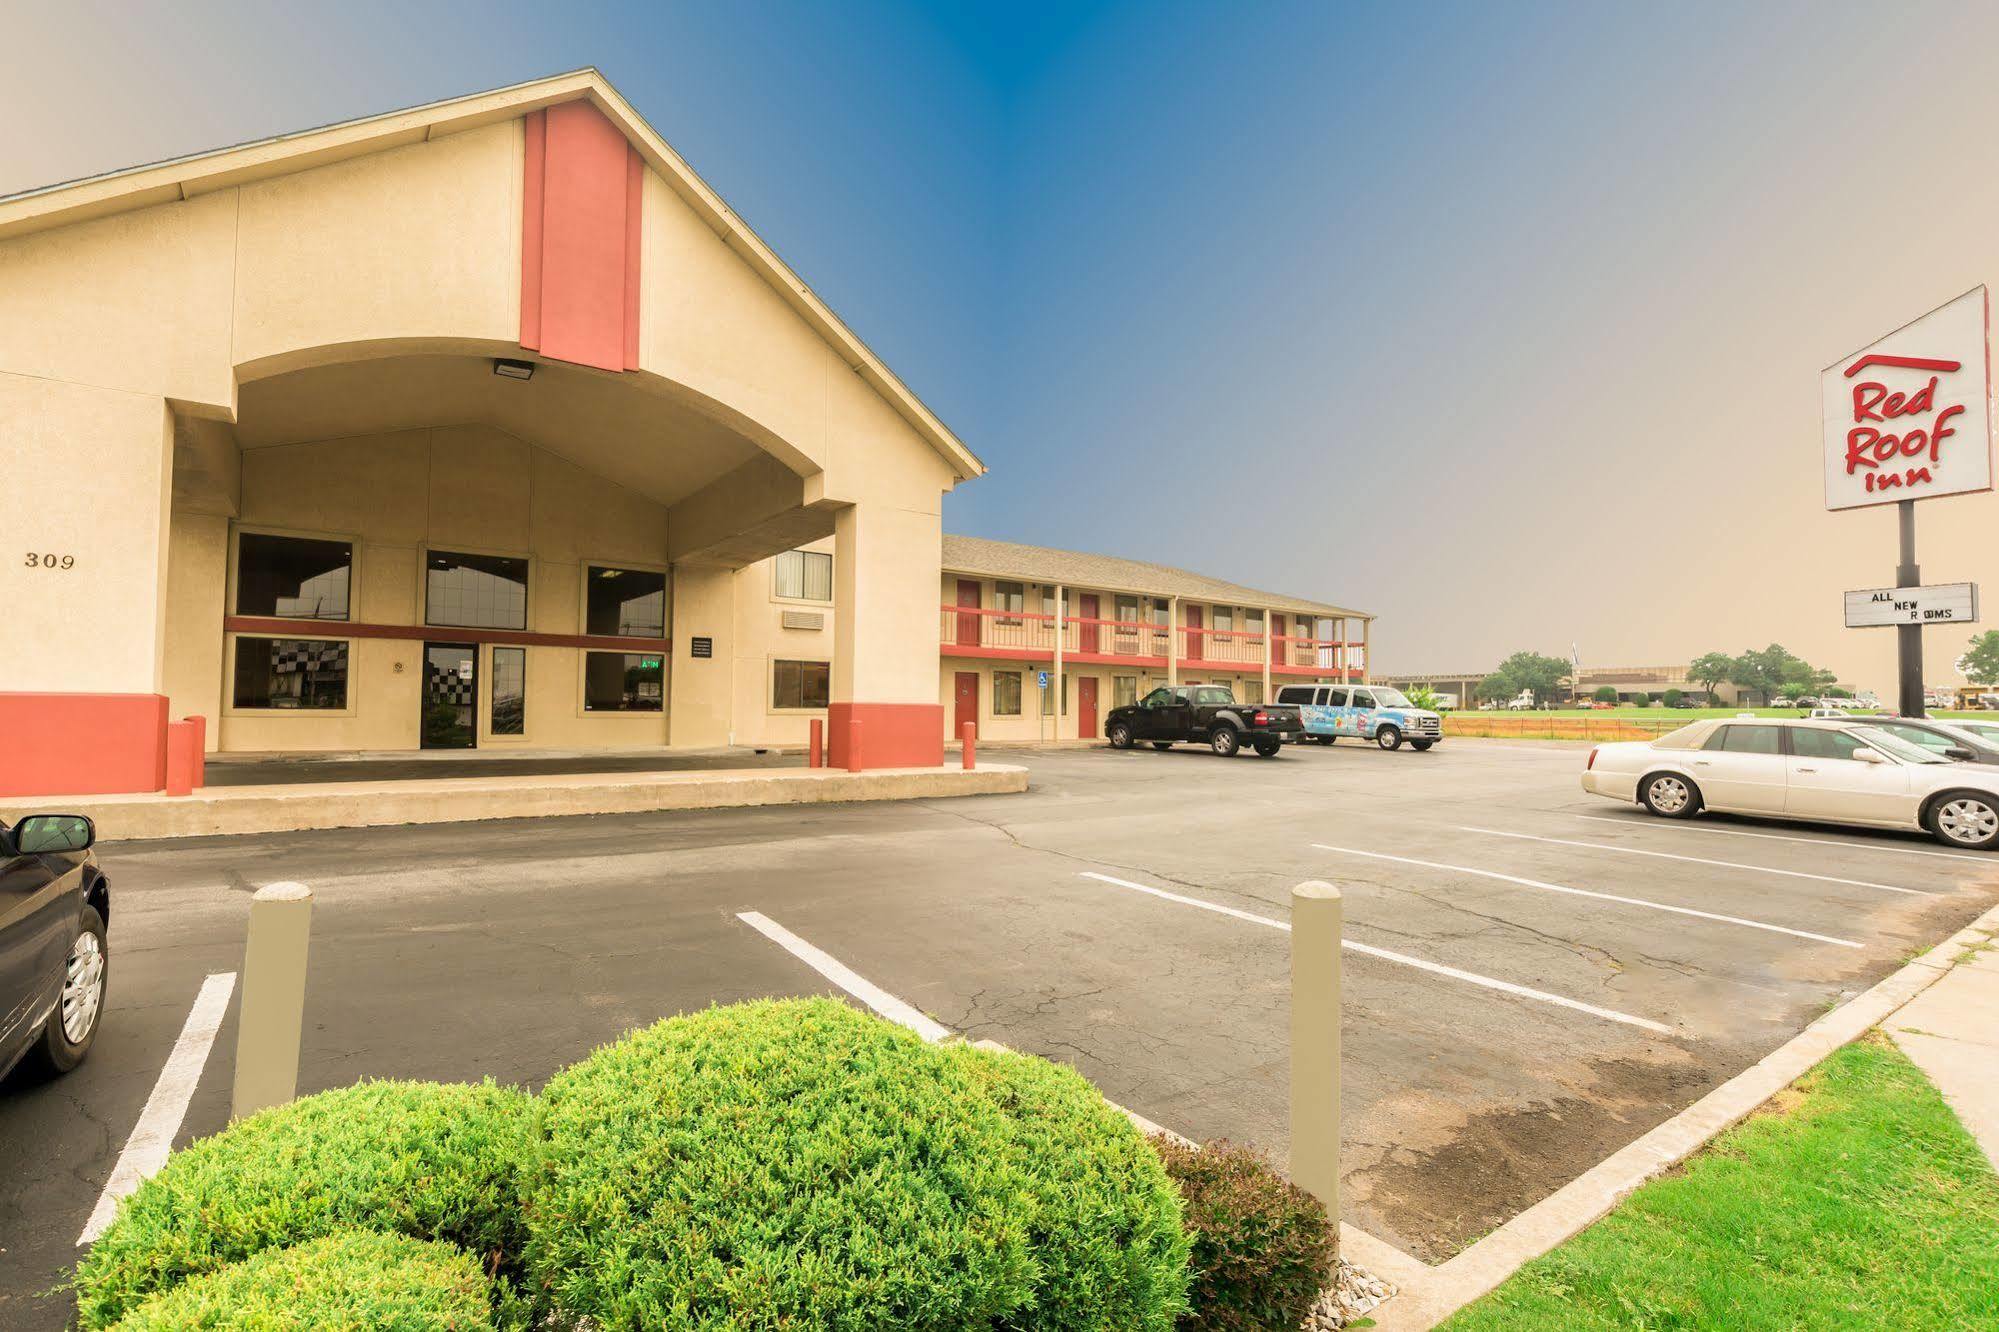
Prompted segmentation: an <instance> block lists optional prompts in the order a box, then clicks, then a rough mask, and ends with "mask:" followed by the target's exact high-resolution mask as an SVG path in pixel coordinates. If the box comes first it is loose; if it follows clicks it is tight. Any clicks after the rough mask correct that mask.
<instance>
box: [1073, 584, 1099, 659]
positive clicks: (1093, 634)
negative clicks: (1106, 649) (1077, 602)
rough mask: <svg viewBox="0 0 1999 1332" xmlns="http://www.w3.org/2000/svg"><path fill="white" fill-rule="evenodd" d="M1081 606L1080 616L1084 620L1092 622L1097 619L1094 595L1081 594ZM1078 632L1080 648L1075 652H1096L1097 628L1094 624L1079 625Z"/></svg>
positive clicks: (1095, 595) (1095, 597) (1089, 593)
mask: <svg viewBox="0 0 1999 1332" xmlns="http://www.w3.org/2000/svg"><path fill="white" fill-rule="evenodd" d="M1081 605H1082V607H1083V611H1082V615H1083V619H1084V620H1086V621H1087V620H1094V619H1096V618H1097V594H1096V593H1094V592H1085V593H1083V598H1082V602H1081ZM1078 631H1079V636H1080V641H1081V642H1082V647H1080V648H1079V649H1077V650H1078V651H1080V652H1095V651H1096V650H1097V626H1096V625H1094V624H1083V625H1079V626H1078Z"/></svg>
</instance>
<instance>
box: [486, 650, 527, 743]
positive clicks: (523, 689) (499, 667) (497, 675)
mask: <svg viewBox="0 0 1999 1332" xmlns="http://www.w3.org/2000/svg"><path fill="white" fill-rule="evenodd" d="M527 681H528V650H527V649H526V648H510V647H496V648H494V649H493V734H494V735H525V734H527Z"/></svg>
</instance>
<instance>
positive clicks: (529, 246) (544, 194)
mask: <svg viewBox="0 0 1999 1332" xmlns="http://www.w3.org/2000/svg"><path fill="white" fill-rule="evenodd" d="M523 136H524V137H523V144H524V147H525V154H524V156H525V161H526V179H525V180H524V182H523V188H522V194H521V208H522V213H521V346H523V347H526V348H528V349H529V350H530V351H538V352H540V353H541V354H542V355H543V356H547V357H549V358H551V359H553V360H558V361H573V362H575V363H576V364H578V365H588V366H594V367H596V368H597V369H599V370H636V369H638V365H639V251H640V248H641V239H642V235H643V225H642V223H643V220H644V202H643V201H644V196H645V175H646V170H645V159H644V158H642V157H640V156H639V152H638V149H637V148H635V147H633V146H632V144H631V141H630V140H628V139H626V138H625V133H624V131H623V130H621V129H619V128H618V127H617V126H616V125H614V124H612V123H611V121H610V119H609V118H608V117H606V116H605V115H604V113H603V112H602V111H599V110H598V109H597V108H596V106H595V105H594V104H593V103H591V102H589V101H574V102H563V103H560V104H558V105H556V106H551V107H549V108H547V109H546V110H543V111H533V112H530V113H528V115H527V117H526V120H525V122H524V124H523Z"/></svg>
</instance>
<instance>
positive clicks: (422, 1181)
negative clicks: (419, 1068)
mask: <svg viewBox="0 0 1999 1332" xmlns="http://www.w3.org/2000/svg"><path fill="white" fill-rule="evenodd" d="M531 1106H532V1102H530V1101H529V1100H528V1098H527V1097H526V1096H524V1095H522V1094H521V1093H520V1092H516V1091H509V1090H507V1089H505V1088H501V1087H496V1086H494V1085H493V1084H492V1083H490V1082H489V1083H485V1084H483V1085H481V1086H446V1085H440V1084H436V1083H422V1082H364V1083H360V1084H358V1085H356V1086H353V1087H346V1088H342V1089H340V1090H338V1091H329V1092H322V1093H320V1094H319V1095H317V1096H308V1097H306V1098H304V1099H303V1100H299V1101H293V1102H292V1103H291V1104H289V1105H284V1106H279V1107H277V1108H275V1109H271V1110H266V1111H264V1112H262V1113H261V1114H256V1115H252V1116H250V1117H249V1118H248V1119H245V1120H243V1121H241V1122H240V1123H237V1124H233V1125H231V1126H230V1127H228V1128H226V1129H224V1130H223V1131H222V1132H220V1133H218V1134H216V1135H215V1136H214V1137H211V1138H204V1139H202V1140H201V1141H200V1142H197V1143H194V1144H193V1145H191V1146H189V1147H188V1148H186V1149H185V1150H183V1151H179V1152H176V1153H174V1154H173V1155H172V1156H171V1157H169V1158H168V1159H167V1163H166V1165H165V1166H163V1167H161V1169H160V1172H159V1173H158V1174H157V1175H154V1176H153V1177H152V1178H151V1179H149V1180H147V1181H146V1182H145V1183H144V1184H142V1185H140V1186H139V1188H138V1189H137V1190H135V1191H134V1192H133V1194H132V1196H131V1197H130V1198H128V1199H126V1200H125V1203H124V1205H123V1206H121V1207H120V1208H119V1210H118V1219H117V1220H116V1221H115V1222H113V1223H112V1225H111V1228H110V1229H109V1230H107V1231H106V1232H105V1233H104V1236H103V1237H102V1238H101V1239H99V1240H98V1241H97V1244H96V1246H95V1247H93V1248H92V1249H91V1251H90V1254H89V1256H88V1257H86V1258H85V1259H84V1260H83V1263H82V1264H81V1265H80V1266H79V1268H78V1269H77V1309H78V1315H79V1318H80V1320H81V1322H82V1325H83V1326H84V1327H85V1328H102V1327H108V1326H110V1325H111V1324H112V1323H115V1322H117V1321H118V1319H119V1318H121V1317H123V1316H124V1315H125V1314H127V1313H129V1312H130V1311H131V1310H132V1309H134V1308H135V1307H137V1306H138V1305H139V1304H140V1303H141V1302H142V1301H144V1300H146V1299H147V1298H149V1297H150V1296H152V1295H155V1294H157V1293H159V1292H161V1291H165V1290H171V1289H172V1288H173V1287H175V1286H177V1285H179V1284H180V1283H181V1282H183V1281H185V1280H187V1279H188V1278H189V1277H193V1276H197V1275H199V1274H201V1273H204V1272H212V1271H214V1270H216V1269H217V1268H221V1267H226V1266H228V1265H229V1264H231V1263H235V1262H240V1261H241V1260H243V1259H245V1258H248V1257H250V1256H252V1255H254V1254H257V1253H261V1252H263V1251H264V1250H266V1249H275V1248H283V1247H285V1246H287V1245H292V1244H297V1243H299V1242H301V1241H303V1240H310V1239H317V1238H319V1237H320V1236H322V1235H330V1234H332V1233H334V1232H336V1231H340V1230H348V1229H369V1230H380V1231H392V1232H395V1233H399V1234H404V1235H411V1236H414V1237H416V1238H418V1239H438V1240H446V1241H449V1242H451V1243H454V1244H456V1245H458V1246H459V1247H461V1248H464V1249H467V1250H469V1251H470V1252H471V1253H472V1254H474V1255H475V1256H476V1258H477V1259H478V1260H479V1261H480V1262H481V1264H482V1265H483V1266H485V1267H486V1269H487V1270H488V1271H494V1272H506V1271H510V1270H512V1269H513V1265H514V1263H515V1262H516V1261H517V1259H518V1257H519V1255H520V1251H521V1243H522V1240H523V1230H522V1224H521V1219H520V1192H519V1182H520V1163H521V1161H522V1159H523V1157H524V1156H525V1155H526V1153H527V1152H528V1151H529V1150H530V1149H531V1145H532V1141H533V1126H532V1116H531V1113H530V1109H531Z"/></svg>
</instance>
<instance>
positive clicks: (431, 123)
mask: <svg viewBox="0 0 1999 1332" xmlns="http://www.w3.org/2000/svg"><path fill="white" fill-rule="evenodd" d="M579 98H587V99H588V100H590V101H591V102H593V103H595V104H596V107H597V109H598V110H599V111H602V112H603V113H604V114H605V115H606V116H607V117H609V118H610V121H611V123H612V124H614V125H616V126H617V127H618V128H619V129H620V130H622V131H623V132H624V134H625V137H626V138H628V139H629V140H631V142H632V144H633V145H634V146H635V147H637V149H638V150H639V153H640V155H642V156H643V157H644V158H645V159H646V162H647V163H648V164H649V165H650V166H651V167H652V169H653V170H655V171H657V172H659V174H660V175H661V176H662V177H664V178H665V180H666V183H667V184H668V185H669V186H671V187H672V188H673V191H674V192H675V193H676V194H678V195H679V196H680V197H681V199H683V200H684V201H685V202H686V204H687V206H688V207H690V208H692V209H693V210H694V211H695V213H696V214H697V215H698V216H699V217H700V218H701V219H702V220H703V221H704V222H706V223H707V224H708V226H709V227H710V228H711V229H712V230H713V231H714V232H715V234H716V235H718V236H720V237H721V238H722V240H723V242H724V243H725V244H727V245H728V246H729V248H730V249H732V250H734V251H735V252H736V253H737V254H738V255H739V256H740V257H741V258H742V259H743V261H744V262H745V263H747V264H748V265H749V266H750V267H751V268H752V269H753V270H755V271H756V272H757V273H758V274H759V275H760V276H762V277H763V279H764V280H765V281H766V282H768V283H770V285H771V286H773V287H775V288H776V289H777V290H778V292H779V294H781V295H782V296H783V297H784V299H785V301H786V302H787V303H788V304H789V305H790V306H791V307H792V309H793V310H795V311H796V312H797V313H798V315H799V317H800V318H802V319H804V320H805V322H806V323H807V324H809V325H811V326H812V328H813V329H814V330H816V331H817V332H818V334H819V336H820V337H822V338H824V339H825V340H826V342H827V343H828V344H829V345H830V346H831V347H832V348H833V349H834V350H835V351H837V352H838V353H839V354H840V355H841V357H842V358H844V359H845V360H846V362H847V364H849V365H850V366H852V367H853V368H854V371H855V373H857V374H859V375H860V376H861V377H862V378H863V379H864V380H866V381H867V383H868V384H870V385H871V386H872V387H873V388H874V390H875V392H877V393H879V394H881V395H882V397H883V398H884V399H885V400H886V401H887V402H888V403H889V404H890V405H891V406H892V407H894V408H895V410H896V411H897V413H898V414H899V415H901V416H902V418H903V419H904V420H905V421H907V422H908V423H909V425H910V427H911V428H912V429H914V430H915V431H916V432H917V433H918V434H919V435H921V436H922V437H923V438H924V439H925V440H926V441H927V442H928V443H929V444H930V445H931V447H933V448H935V449H936V450H937V451H938V452H939V453H940V454H942V455H943V456H944V458H945V460H946V461H947V462H949V463H950V464H951V466H952V467H953V469H954V470H955V471H956V472H957V474H958V476H959V477H960V478H962V479H967V480H969V479H970V478H972V477H975V476H979V475H982V474H983V473H984V472H985V470H986V467H985V464H984V463H982V462H980V461H979V459H978V457H977V455H975V454H974V453H973V452H972V451H971V450H970V449H968V448H966V447H965V445H964V443H963V442H962V441H961V440H959V438H958V437H957V436H956V435H954V434H953V433H951V430H950V428H949V427H947V426H946V425H945V424H944V423H943V422H942V421H940V420H939V419H938V418H937V415H936V414H935V413H934V412H932V411H931V410H930V409H929V408H928V407H926V406H924V404H923V402H922V400H921V399H919V398H918V397H917V396H916V395H915V394H914V393H912V392H911V391H910V390H909V387H908V385H906V384H904V383H903V382H902V381H901V380H900V379H898V378H897V377H896V376H895V374H894V373H893V372H892V371H891V370H890V369H889V368H888V366H887V365H885V364H883V362H882V360H881V358H880V357H878V356H876V355H875V354H874V352H873V351H872V350H870V349H869V347H868V345H867V344H866V343H864V342H862V341H861V339H860V338H859V336H857V335H856V334H855V333H854V331H853V330H852V329H850V328H848V327H847V326H846V324H844V323H842V322H841V320H840V318H839V316H838V315H835V314H834V313H833V311H832V310H831V309H830V308H829V307H828V306H827V305H826V303H825V302H824V301H822V300H820V299H819V297H818V295H817V294H816V293H815V292H813V290H812V289H811V288H810V287H809V286H807V285H806V284H805V282H804V280H803V279H802V278H800V277H799V276H798V275H797V274H796V273H794V272H792V271H791V269H790V268H789V267H788V266H786V264H785V262H784V261H783V260H782V259H780V258H778V256H777V252H776V251H774V250H772V249H771V248H770V246H769V245H767V244H765V243H764V241H763V239H762V238H761V237H759V236H758V235H757V234H756V232H754V231H752V230H751V229H750V226H749V224H748V223H746V222H744V221H743V219H742V218H741V217H739V216H737V214H736V212H735V210H733V209H731V208H730V207H729V205H728V204H727V203H726V202H724V201H723V199H722V196H721V195H719V194H717V193H716V192H715V191H714V189H713V188H711V187H710V186H709V184H708V182H706V181H705V180H702V179H701V177H700V176H699V175H697V174H695V171H694V168H692V167H690V166H689V165H687V162H686V161H685V160H684V159H683V158H682V157H681V156H680V154H679V153H677V152H675V151H674V150H673V147H672V145H671V144H669V143H667V141H666V140H665V139H663V138H661V137H660V136H659V134H658V132H657V131H655V130H654V129H653V128H652V126H650V125H648V124H647V123H646V121H645V118H644V117H643V116H641V115H639V113H638V112H637V111H635V110H633V109H632V106H631V104H630V103H629V102H627V101H626V100H625V99H624V97H623V96H622V95H621V94H620V93H619V92H618V90H617V89H616V88H613V87H612V86H611V84H610V81H609V80H608V79H606V78H605V77H604V76H603V74H602V73H601V72H599V71H598V70H596V69H594V68H584V69H579V70H574V71H572V72H570V73H567V74H557V75H553V76H551V77H549V78H545V79H535V80H532V81H531V82H528V83H517V84H515V85H513V86H512V87H510V88H498V89H495V90H493V91H491V92H482V93H473V94H471V95H470V96H466V97H454V98H450V99H448V100H446V101H441V102H431V103H429V104H428V105H425V106H416V107H410V108H408V109H407V110H402V111H391V112H387V113H386V114H383V115H377V116H366V117H363V118H362V119H359V120H348V121H342V122H340V123H339V124H335V125H326V126H322V127H320V128H318V129H309V130H300V131H297V132H295V133H291V134H280V135H277V136H275V137H272V138H268V139H257V140H254V141H253V142H250V143H241V144H237V145H235V146H234V147H231V148H218V149H215V150H213V151H210V152H205V153H195V154H192V155H190V156H187V157H176V158H171V159H169V160H167V161H164V162H155V163H152V164H150V165H147V166H137V167H128V168H126V169H124V170H121V171H109V172H105V173H104V174H102V175H97V176H88V177H85V178H84V179H81V180H73V181H66V182H64V183H62V184H57V185H46V186H43V187H41V188H39V189H33V190H24V191H22V192H20V193H18V194H10V195H5V196H0V240H5V239H6V238H7V237H9V236H19V235H25V234H27V233H29V232H33V231H42V230H46V229H48V228H50V227H59V226H65V225H68V224H70V223H72V222H83V221H88V220H89V219H91V218H97V217H107V216H110V215H111V214H114V213H123V212H129V211H132V210H135V209H140V208H149V207H151V206H153V205H154V204H161V203H171V202H174V201H176V200H181V199H191V198H193V197H195V196H196V195H200V194H210V193H213V192H215V191H217V190H226V189H230V188H232V187H234V186H237V185H244V184H248V183H250V182H251V181H257V180H264V179H268V178H269V177H272V176H282V175H288V174H290V173H292V172H297V171H305V170H308V169H310V168H312V167H317V166H324V165H326V164H328V163H330V162H339V161H343V160H345V159H347V158H351V157H360V156H363V155H365V154H368V153H374V152H380V151H382V150H384V149H387V148H398V147H402V146H403V145H405V144H412V143H423V142H426V141H428V140H430V139H435V138H441V137H443V136H445V135H448V134H457V133H461V132H463V131H465V130H471V129H478V128H480V127H482V126H485V125H492V124H497V123H499V122H501V121H504V120H513V119H518V118H519V117H521V116H524V115H526V114H527V113H528V112H530V111H535V110H539V109H541V108H542V107H547V106H554V105H556V104H557V103H560V102H569V101H575V100H577V99H579Z"/></svg>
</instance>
